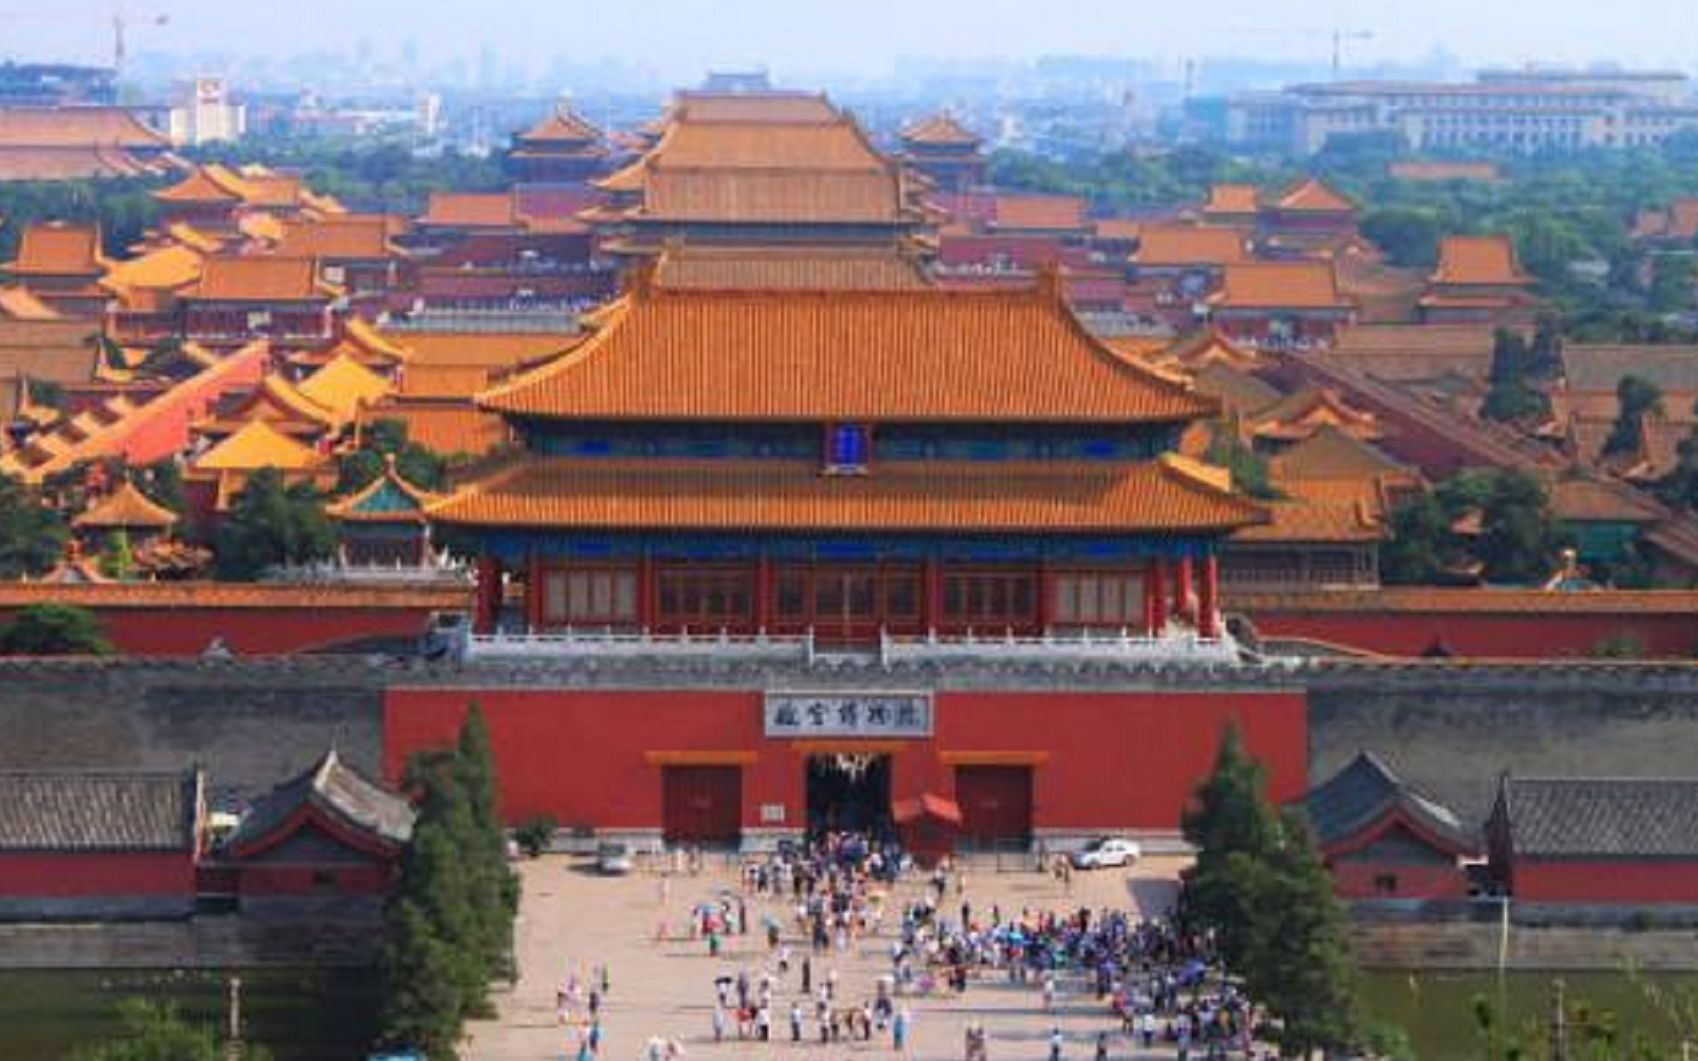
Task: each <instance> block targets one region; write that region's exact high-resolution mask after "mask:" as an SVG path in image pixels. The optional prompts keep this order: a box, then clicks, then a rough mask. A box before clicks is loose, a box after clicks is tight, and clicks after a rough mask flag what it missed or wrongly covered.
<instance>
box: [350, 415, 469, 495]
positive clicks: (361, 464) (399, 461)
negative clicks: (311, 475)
mask: <svg viewBox="0 0 1698 1061" xmlns="http://www.w3.org/2000/svg"><path fill="white" fill-rule="evenodd" d="M390 459H393V460H394V461H395V470H396V472H398V473H399V474H400V476H401V477H402V478H403V479H405V480H407V481H408V482H410V483H412V484H413V485H414V486H417V487H420V488H421V489H425V490H440V489H442V487H443V486H444V485H446V483H447V481H448V459H447V458H446V457H443V456H442V455H441V454H439V453H437V452H436V451H435V450H432V449H429V448H427V447H425V446H422V445H420V444H418V443H417V442H413V441H411V440H409V439H408V437H407V423H406V421H404V420H389V419H384V420H376V421H373V422H372V423H371V424H370V425H369V426H368V427H366V429H365V430H364V432H363V433H362V434H361V436H360V445H359V447H358V448H357V449H355V450H354V451H353V452H352V453H349V454H347V455H345V456H344V457H343V458H342V460H341V462H340V463H339V464H338V465H337V469H336V492H337V493H341V494H351V493H354V492H356V491H359V490H362V489H364V488H365V487H366V486H368V485H370V484H371V483H372V482H373V481H374V480H375V479H377V477H378V476H380V475H382V474H383V468H384V463H385V462H386V461H387V460H390Z"/></svg>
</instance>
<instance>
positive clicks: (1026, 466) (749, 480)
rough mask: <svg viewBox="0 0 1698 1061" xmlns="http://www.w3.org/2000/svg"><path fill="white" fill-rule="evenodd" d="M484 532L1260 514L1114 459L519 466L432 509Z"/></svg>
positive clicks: (1019, 524) (885, 528)
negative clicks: (860, 470) (851, 469)
mask: <svg viewBox="0 0 1698 1061" xmlns="http://www.w3.org/2000/svg"><path fill="white" fill-rule="evenodd" d="M430 516H431V518H432V519H433V520H435V521H439V522H443V523H456V524H466V525H472V526H481V527H509V528H526V527H532V528H558V527H571V528H582V529H595V530H612V529H618V530H643V529H665V530H678V529H692V530H717V531H732V532H738V531H741V532H757V533H758V532H775V531H808V532H845V533H866V532H875V531H882V532H896V533H900V532H946V533H1044V534H1054V533H1068V532H1074V533H1096V534H1127V533H1136V532H1139V531H1145V532H1168V533H1224V532H1227V531H1231V530H1234V529H1236V528H1239V527H1244V526H1249V525H1252V524H1255V523H1259V522H1262V521H1263V520H1265V519H1266V518H1267V515H1266V513H1265V511H1264V510H1263V509H1262V508H1261V507H1260V506H1258V505H1256V504H1254V503H1253V502H1251V501H1249V500H1247V499H1245V498H1243V497H1240V496H1238V495H1235V494H1233V493H1232V492H1231V490H1230V483H1229V481H1228V477H1227V476H1224V475H1221V474H1219V472H1218V470H1217V469H1211V468H1208V467H1206V466H1203V465H1198V464H1196V463H1195V462H1193V461H1190V460H1187V459H1185V458H1182V457H1174V456H1168V457H1163V458H1161V459H1159V460H1153V461H1143V462H1139V463H1136V464H1121V463H1116V462H1108V461H1100V462H1097V461H1093V462H1071V461H1038V462H1016V463H1003V462H986V461H962V462H955V461H883V462H880V463H879V464H878V465H877V466H876V467H875V468H874V469H873V470H872V471H871V472H870V473H869V474H866V475H821V474H820V470H819V464H818V462H816V461H789V460H746V461H735V460H694V461H692V460H616V459H604V458H566V457H536V456H527V457H522V458H519V459H517V460H515V461H514V462H512V463H511V464H509V465H508V466H507V467H505V468H503V469H501V470H500V471H497V472H495V473H493V474H492V475H490V476H488V477H487V478H485V479H483V480H481V481H478V482H474V483H472V484H471V485H469V486H467V487H466V488H465V489H463V490H461V491H460V492H458V493H456V494H455V495H454V496H452V497H450V498H448V499H446V500H445V501H442V502H441V503H439V504H437V505H435V506H433V507H432V508H431V510H430Z"/></svg>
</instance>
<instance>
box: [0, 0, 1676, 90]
mask: <svg viewBox="0 0 1698 1061" xmlns="http://www.w3.org/2000/svg"><path fill="white" fill-rule="evenodd" d="M119 4H121V5H122V6H123V7H124V9H125V10H126V11H127V12H128V15H129V21H130V24H131V26H132V30H131V38H132V44H131V49H132V51H133V52H142V51H170V52H179V53H199V52H224V53H256V52H257V53H270V54H278V53H291V52H306V51H313V50H319V49H331V50H335V51H348V52H351V51H352V50H353V48H354V45H355V42H356V41H359V40H361V39H365V40H368V41H370V42H371V43H372V44H373V46H374V47H375V48H376V50H377V53H378V54H379V55H381V56H386V57H387V56H393V55H395V54H398V53H399V50H400V44H401V42H402V41H403V40H405V39H407V38H412V39H413V40H415V41H416V42H417V47H418V53H419V55H420V57H421V59H422V60H423V61H425V62H431V63H434V62H438V61H441V60H444V59H449V58H453V57H455V56H456V55H458V56H461V57H464V58H466V59H468V60H472V61H475V60H476V58H477V55H478V53H479V52H480V50H482V49H484V48H492V49H494V50H496V51H497V52H498V53H499V55H500V58H501V60H502V61H503V65H506V64H509V63H511V64H518V65H522V66H534V65H536V64H539V63H541V62H543V61H545V60H547V59H548V58H550V57H551V56H554V55H566V56H569V57H571V58H573V59H580V60H584V61H591V60H594V59H597V58H600V57H602V56H623V57H627V58H631V59H635V60H637V61H639V62H643V63H644V64H646V65H649V66H652V67H653V68H655V69H656V70H657V71H658V72H660V73H661V74H662V75H664V76H667V77H672V78H679V79H686V78H688V79H694V78H695V77H696V76H698V75H699V74H700V72H701V71H702V70H704V69H707V68H710V67H715V68H725V67H731V66H737V65H751V64H757V63H764V64H765V65H767V66H768V67H770V68H771V69H772V70H773V71H774V72H775V73H776V74H778V75H779V76H781V77H787V79H791V80H794V79H796V78H800V77H806V76H808V75H815V76H823V75H827V74H838V75H850V74H872V75H876V74H882V73H885V72H887V71H888V70H889V68H890V65H891V63H892V61H893V60H895V59H896V58H898V57H902V56H928V57H930V56H959V57H962V58H982V57H991V56H1001V57H1023V56H1034V55H1041V54H1046V53H1048V54H1057V53H1077V54H1091V55H1116V54H1118V55H1132V56H1138V57H1153V58H1157V59H1170V60H1173V61H1175V62H1177V61H1178V60H1179V59H1181V58H1183V57H1186V56H1199V55H1223V54H1240V55H1257V56H1264V57H1268V58H1281V59H1314V60H1324V58H1325V57H1326V55H1327V54H1328V51H1329V48H1330V45H1329V43H1328V40H1327V37H1328V35H1329V34H1330V32H1331V31H1332V29H1333V28H1334V27H1339V28H1344V29H1351V30H1356V29H1361V30H1370V31H1372V32H1373V33H1374V34H1375V38H1374V40H1372V41H1369V42H1364V43H1356V44H1352V45H1351V51H1350V52H1349V53H1348V54H1349V55H1351V56H1353V57H1355V58H1357V59H1359V60H1362V61H1373V60H1380V59H1401V58H1412V57H1417V56H1420V55H1423V54H1426V53H1429V52H1431V51H1432V50H1433V49H1434V48H1436V47H1443V48H1445V49H1447V50H1449V51H1450V52H1452V53H1453V54H1455V55H1457V56H1459V57H1460V58H1462V59H1463V60H1465V61H1468V62H1488V61H1489V62H1530V61H1541V62H1556V63H1579V62H1589V61H1593V60H1599V59H1607V60H1612V61H1616V62H1620V63H1623V64H1630V65H1647V64H1656V65H1672V66H1678V67H1682V68H1685V67H1687V66H1689V65H1691V64H1692V63H1693V61H1694V59H1698V47H1694V44H1695V43H1698V36H1694V34H1693V33H1692V24H1693V11H1694V8H1693V0H1608V2H1600V0H1160V2H1157V0H551V2H537V0H116V3H115V2H114V0H0V57H11V58H63V59H78V60H101V59H104V58H105V57H106V56H107V55H108V54H109V53H110V49H111V29H110V19H111V14H112V11H113V10H114V8H115V7H116V6H118V5H119ZM161 15H163V16H166V17H167V18H168V22H167V23H166V24H165V25H154V24H152V23H153V22H154V21H155V19H157V17H158V16H161Z"/></svg>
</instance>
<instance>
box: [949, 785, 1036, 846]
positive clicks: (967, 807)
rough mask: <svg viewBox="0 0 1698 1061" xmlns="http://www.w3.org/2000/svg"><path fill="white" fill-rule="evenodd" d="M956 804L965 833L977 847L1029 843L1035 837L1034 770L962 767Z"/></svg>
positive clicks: (956, 792) (957, 786) (956, 788)
mask: <svg viewBox="0 0 1698 1061" xmlns="http://www.w3.org/2000/svg"><path fill="white" fill-rule="evenodd" d="M955 802H956V804H957V805H958V806H960V808H961V819H962V820H961V834H962V836H964V837H966V838H967V839H968V840H969V841H971V842H973V843H976V844H989V843H1010V842H1018V843H1026V842H1029V841H1030V840H1031V838H1032V768H1031V767H1029V766H958V767H956V768H955Z"/></svg>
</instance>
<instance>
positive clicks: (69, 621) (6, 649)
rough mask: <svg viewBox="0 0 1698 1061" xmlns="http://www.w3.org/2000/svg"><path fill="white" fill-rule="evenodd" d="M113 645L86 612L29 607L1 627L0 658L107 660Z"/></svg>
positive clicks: (72, 607) (54, 606) (63, 606)
mask: <svg viewBox="0 0 1698 1061" xmlns="http://www.w3.org/2000/svg"><path fill="white" fill-rule="evenodd" d="M112 651H113V650H112V642H110V641H108V640H107V638H106V631H105V630H104V629H103V628H102V627H101V625H100V620H99V618H97V617H96V616H95V614H94V613H93V612H91V611H89V610H88V609H87V608H79V607H76V606H75V605H70V604H31V605H28V606H27V607H24V608H20V609H19V610H18V614H17V615H16V616H15V617H14V618H13V619H12V621H11V622H9V623H6V624H5V625H4V626H0V655H7V656H109V655H111V654H112Z"/></svg>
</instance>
